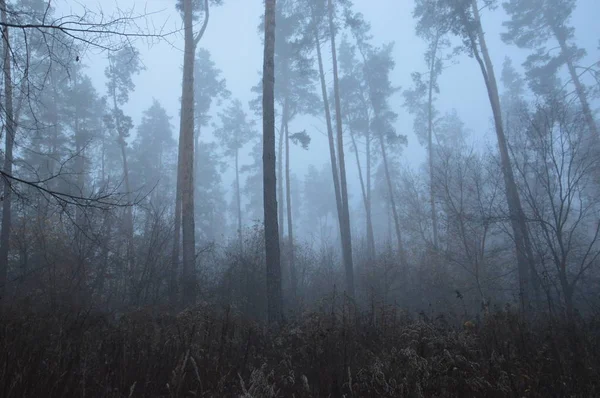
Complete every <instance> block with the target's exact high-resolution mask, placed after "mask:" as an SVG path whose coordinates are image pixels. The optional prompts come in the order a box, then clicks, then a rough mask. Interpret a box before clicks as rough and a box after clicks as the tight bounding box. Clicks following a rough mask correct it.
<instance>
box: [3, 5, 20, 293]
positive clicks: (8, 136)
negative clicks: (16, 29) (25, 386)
mask: <svg viewBox="0 0 600 398" xmlns="http://www.w3.org/2000/svg"><path fill="white" fill-rule="evenodd" d="M0 9H1V10H0V11H1V14H2V22H3V23H4V24H6V23H7V17H6V14H7V12H6V1H5V0H0ZM2 39H3V40H2V41H3V44H4V68H3V69H4V123H5V127H6V129H5V137H4V142H5V148H4V166H3V168H2V170H3V173H4V174H5V175H4V197H3V201H2V231H1V232H0V302H6V282H7V275H8V251H9V243H10V229H11V221H12V220H11V204H12V192H11V190H12V188H11V181H10V180H9V179H8V178H7V176H12V166H13V144H14V138H15V132H16V126H15V120H14V115H13V92H12V84H13V83H12V70H11V63H12V59H11V51H12V50H11V47H10V40H9V34H8V27H7V26H5V27H4V28H3V29H2Z"/></svg>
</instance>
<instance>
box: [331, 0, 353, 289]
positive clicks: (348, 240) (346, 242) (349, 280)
mask: <svg viewBox="0 0 600 398" xmlns="http://www.w3.org/2000/svg"><path fill="white" fill-rule="evenodd" d="M328 8H329V30H330V33H331V35H330V38H331V58H332V63H333V92H334V96H335V121H336V128H337V149H338V159H339V165H340V188H341V196H342V212H343V213H342V221H343V230H344V234H343V235H342V243H343V256H344V258H345V261H344V265H345V268H346V288H347V290H348V295H349V296H350V297H354V266H353V264H352V234H351V230H350V210H349V205H348V184H347V181H346V162H345V159H344V138H343V131H342V111H341V108H342V107H341V103H340V89H339V79H338V65H337V51H336V47H335V26H334V23H333V4H332V0H328Z"/></svg>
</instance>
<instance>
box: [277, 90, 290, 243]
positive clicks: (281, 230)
mask: <svg viewBox="0 0 600 398" xmlns="http://www.w3.org/2000/svg"><path fill="white" fill-rule="evenodd" d="M282 84H287V82H285V81H284V82H282ZM287 114H288V99H287V96H286V97H285V98H284V100H283V107H282V110H281V127H280V129H279V149H278V151H277V156H278V158H277V179H278V180H279V181H281V184H279V185H278V186H277V215H278V217H279V241H280V242H283V237H284V235H285V224H284V219H283V217H284V215H285V209H284V208H283V206H284V199H283V198H284V196H283V140H284V135H285V125H286V124H287Z"/></svg>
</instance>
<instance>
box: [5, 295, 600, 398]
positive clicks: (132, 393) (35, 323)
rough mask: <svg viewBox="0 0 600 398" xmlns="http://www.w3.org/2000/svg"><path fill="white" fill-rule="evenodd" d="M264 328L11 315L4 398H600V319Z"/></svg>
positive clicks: (316, 319)
mask: <svg viewBox="0 0 600 398" xmlns="http://www.w3.org/2000/svg"><path fill="white" fill-rule="evenodd" d="M320 305H321V309H320V310H314V311H307V312H305V313H303V314H301V315H299V316H297V317H296V319H294V320H291V319H289V320H288V321H287V322H285V323H284V324H283V326H280V327H277V328H270V329H269V328H266V327H265V326H264V324H261V323H256V322H253V321H250V320H248V319H247V318H246V317H244V316H243V315H242V314H241V312H240V311H238V310H236V309H235V308H234V307H232V306H226V307H220V308H217V307H214V306H211V305H209V304H207V303H206V302H204V303H203V304H199V305H197V306H195V307H193V308H189V309H187V310H185V311H182V312H179V313H174V312H172V311H168V310H167V309H165V308H160V309H159V308H151V307H148V308H145V309H140V310H137V311H130V312H127V313H124V314H121V315H120V316H119V317H118V319H117V318H116V317H115V316H114V315H107V314H100V313H95V312H94V311H77V310H74V309H65V310H62V311H59V312H53V313H50V312H46V311H41V312H40V311H39V310H36V311H34V310H29V311H28V310H26V309H25V308H24V307H21V308H18V309H14V310H12V311H6V312H5V313H4V314H3V315H2V319H1V320H0V322H1V324H2V328H0V358H1V362H2V363H1V364H0V369H1V370H0V389H1V391H2V392H1V394H0V395H2V396H3V397H6V398H9V397H192V396H202V397H248V398H249V397H596V396H598V394H599V393H600V374H599V373H600V333H599V332H600V319H598V318H597V317H591V318H588V319H576V320H573V321H571V322H565V321H558V320H556V319H553V318H552V317H549V316H544V315H538V316H537V317H536V318H535V319H531V320H530V321H529V323H528V324H527V325H526V324H525V323H523V322H522V321H521V320H520V318H519V315H518V314H517V313H515V312H513V311H512V310H510V309H509V308H504V309H499V308H497V309H494V310H492V311H490V312H489V313H488V314H483V313H482V314H480V316H477V317H476V318H475V319H473V320H472V321H471V320H470V321H467V322H465V323H463V324H462V325H461V324H460V322H458V320H459V319H461V317H460V316H453V315H450V314H441V313H440V314H436V313H435V311H432V312H431V313H430V314H429V315H428V314H425V313H423V312H422V313H421V314H415V315H414V316H413V315H411V314H409V313H407V312H406V311H403V310H401V309H400V308H398V307H396V306H383V305H379V306H377V307H375V306H374V307H373V308H371V310H368V311H360V312H359V311H357V310H356V309H355V308H354V307H353V305H351V301H350V300H349V299H347V298H346V299H344V298H340V297H339V296H338V297H337V298H336V296H335V295H332V296H329V297H328V298H325V299H323V300H322V302H321V303H320Z"/></svg>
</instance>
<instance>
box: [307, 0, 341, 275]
mask: <svg viewBox="0 0 600 398" xmlns="http://www.w3.org/2000/svg"><path fill="white" fill-rule="evenodd" d="M313 20H314V21H316V18H315V15H314V10H313ZM314 25H315V26H314V35H315V47H316V49H317V60H318V63H319V78H320V80H321V94H322V96H323V107H324V108H325V121H326V123H327V138H328V140H329V159H330V163H331V173H332V176H333V190H334V192H335V204H336V209H337V215H338V226H339V230H340V243H341V248H342V258H343V261H344V265H345V264H346V257H345V255H344V253H345V252H344V240H343V239H342V238H341V237H342V236H343V235H344V227H343V225H344V222H343V220H342V217H343V212H342V198H341V195H340V176H339V173H338V167H337V159H336V154H335V142H334V138H333V126H332V124H331V111H330V108H329V98H328V95H327V85H326V83H325V69H324V68H323V56H322V54H321V43H320V41H319V32H318V30H317V27H316V22H315V23H314Z"/></svg>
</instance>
